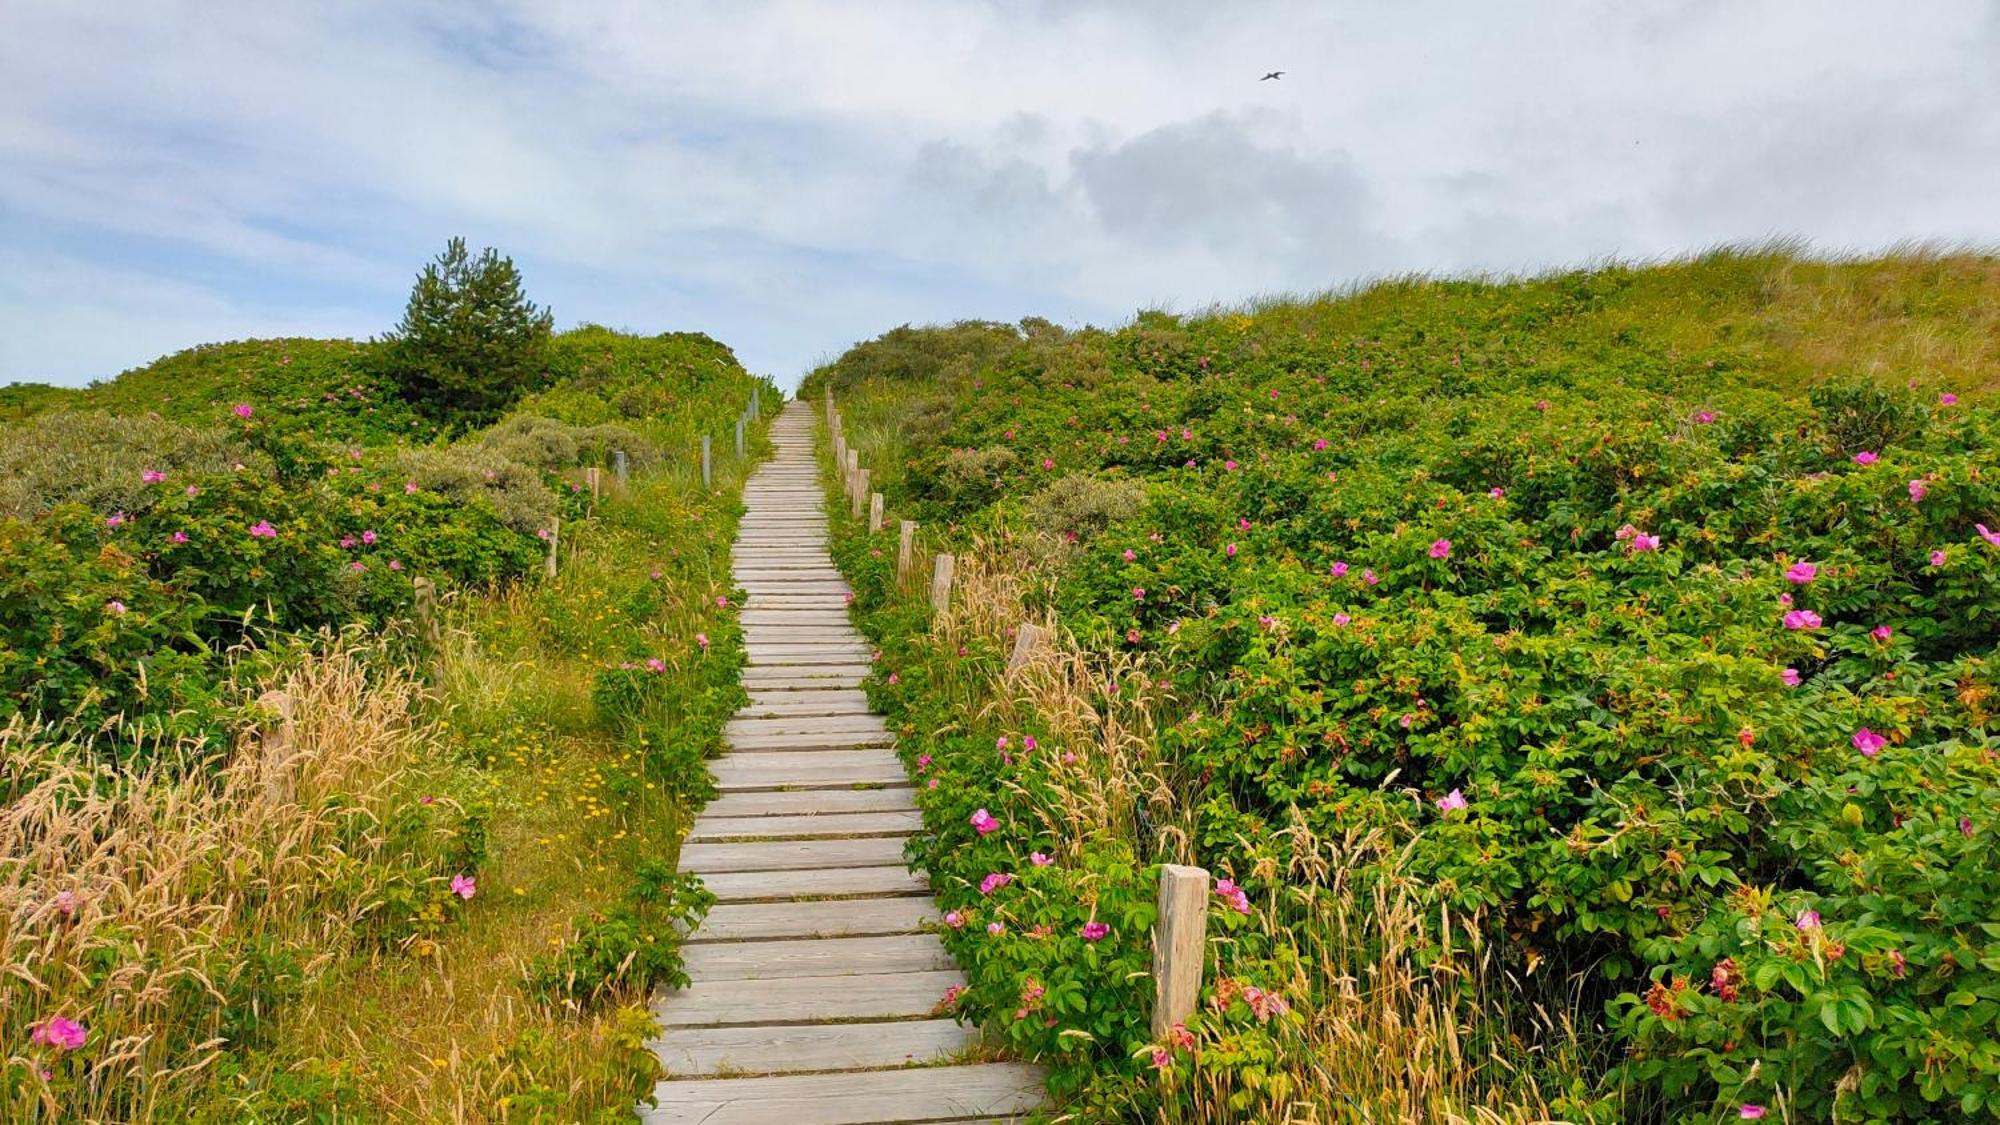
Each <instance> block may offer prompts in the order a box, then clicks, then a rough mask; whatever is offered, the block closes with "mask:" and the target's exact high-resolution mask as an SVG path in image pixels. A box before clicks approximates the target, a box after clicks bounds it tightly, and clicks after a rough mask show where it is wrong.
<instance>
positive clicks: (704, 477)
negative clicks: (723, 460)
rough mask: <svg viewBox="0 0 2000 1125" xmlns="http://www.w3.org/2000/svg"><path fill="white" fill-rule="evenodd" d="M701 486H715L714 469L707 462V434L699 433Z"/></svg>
mask: <svg viewBox="0 0 2000 1125" xmlns="http://www.w3.org/2000/svg"><path fill="white" fill-rule="evenodd" d="M701 486H702V487H703V488H713V487H714V486H715V471H714V469H713V468H712V467H711V465H710V463H709V455H708V435H707V434H703V435H701Z"/></svg>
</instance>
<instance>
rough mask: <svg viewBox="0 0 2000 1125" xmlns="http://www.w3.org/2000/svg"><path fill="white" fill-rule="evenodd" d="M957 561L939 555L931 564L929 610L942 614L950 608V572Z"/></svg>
mask: <svg viewBox="0 0 2000 1125" xmlns="http://www.w3.org/2000/svg"><path fill="white" fill-rule="evenodd" d="M955 565H957V560H956V559H954V558H952V557H951V556H950V555H939V556H938V557H937V561H936V562H934V563H933V564H931V609H933V610H935V611H937V612H938V613H943V612H944V611H945V610H947V609H950V608H951V572H952V568H953V567H954V566H955Z"/></svg>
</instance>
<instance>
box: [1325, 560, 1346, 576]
mask: <svg viewBox="0 0 2000 1125" xmlns="http://www.w3.org/2000/svg"><path fill="white" fill-rule="evenodd" d="M1327 573H1328V574H1331V575H1333V576H1334V577H1335V578H1345V577H1347V564H1346V563H1344V562H1336V563H1334V564H1333V565H1332V566H1330V567H1328V568H1327Z"/></svg>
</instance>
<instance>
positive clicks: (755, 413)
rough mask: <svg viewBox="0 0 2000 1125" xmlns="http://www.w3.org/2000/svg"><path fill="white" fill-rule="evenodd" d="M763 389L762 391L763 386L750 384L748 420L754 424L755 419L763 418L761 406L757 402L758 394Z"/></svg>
mask: <svg viewBox="0 0 2000 1125" xmlns="http://www.w3.org/2000/svg"><path fill="white" fill-rule="evenodd" d="M763 389H764V388H763V386H761V385H760V384H757V383H752V384H750V420H751V421H752V422H755V421H756V420H757V419H759V418H762V417H763V416H764V408H763V405H762V404H761V403H759V402H758V401H757V399H758V392H760V391H762V390H763Z"/></svg>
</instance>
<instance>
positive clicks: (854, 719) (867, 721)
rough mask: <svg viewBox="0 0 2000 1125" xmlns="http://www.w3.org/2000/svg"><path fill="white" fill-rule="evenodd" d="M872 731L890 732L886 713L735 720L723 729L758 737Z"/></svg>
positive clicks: (729, 734) (731, 735)
mask: <svg viewBox="0 0 2000 1125" xmlns="http://www.w3.org/2000/svg"><path fill="white" fill-rule="evenodd" d="M854 731H872V732H874V733H877V734H888V733H889V726H888V724H887V723H884V722H883V721H882V716H880V715H877V714H874V713H872V712H868V713H863V714H858V715H805V716H788V717H780V718H776V719H731V720H729V722H728V723H726V724H725V725H724V726H723V728H722V733H723V734H725V735H727V736H729V737H731V738H734V737H737V736H739V735H740V736H743V737H747V738H755V737H759V736H769V735H774V734H834V733H837V732H854Z"/></svg>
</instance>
